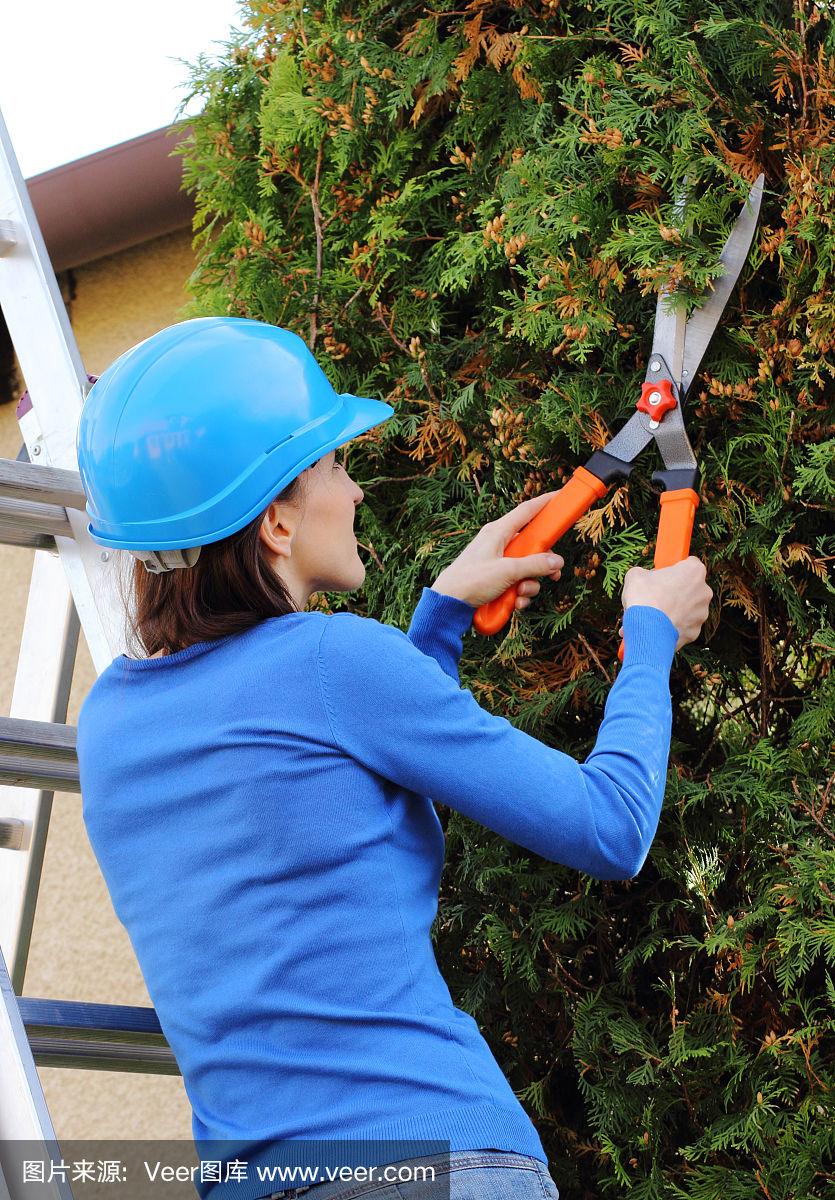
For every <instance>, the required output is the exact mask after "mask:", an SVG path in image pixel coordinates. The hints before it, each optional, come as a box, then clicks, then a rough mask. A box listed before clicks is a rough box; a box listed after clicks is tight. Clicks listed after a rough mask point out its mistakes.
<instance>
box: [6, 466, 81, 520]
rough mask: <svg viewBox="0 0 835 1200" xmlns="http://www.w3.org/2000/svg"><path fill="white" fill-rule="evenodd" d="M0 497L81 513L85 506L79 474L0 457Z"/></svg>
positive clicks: (59, 468)
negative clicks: (72, 509) (79, 510)
mask: <svg viewBox="0 0 835 1200" xmlns="http://www.w3.org/2000/svg"><path fill="white" fill-rule="evenodd" d="M0 496H6V497H7V498H8V499H10V500H31V501H36V502H37V503H39V504H56V505H58V507H59V508H78V509H81V510H82V511H83V510H84V507H85V497H84V489H83V487H82V486H81V476H80V475H79V473H78V471H65V470H64V469H63V468H61V467H39V466H35V465H33V464H32V463H30V462H22V461H21V460H20V459H14V458H0Z"/></svg>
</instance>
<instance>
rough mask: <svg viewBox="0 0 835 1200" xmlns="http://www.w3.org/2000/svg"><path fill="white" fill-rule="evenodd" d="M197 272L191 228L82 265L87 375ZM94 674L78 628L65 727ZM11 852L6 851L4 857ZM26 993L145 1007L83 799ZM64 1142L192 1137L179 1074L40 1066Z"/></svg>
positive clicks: (16, 566)
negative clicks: (85, 823)
mask: <svg viewBox="0 0 835 1200" xmlns="http://www.w3.org/2000/svg"><path fill="white" fill-rule="evenodd" d="M193 267H194V256H193V252H192V249H191V234H190V232H189V230H188V229H185V230H182V231H179V232H176V233H173V234H169V235H167V236H165V237H162V238H157V239H155V240H154V241H151V242H147V243H145V244H144V245H142V246H139V247H135V248H133V249H131V250H125V251H123V252H122V253H120V254H114V255H112V256H111V257H108V258H104V259H100V260H99V261H97V262H94V263H90V264H88V265H86V266H84V267H80V268H77V269H76V271H75V272H74V275H75V295H74V298H73V299H72V301H71V304H70V315H71V319H72V324H73V328H74V331H75V336H76V339H77V341H78V344H79V348H80V350H81V356H82V359H83V361H84V363H85V366H86V367H87V370H88V371H89V372H90V374H93V375H97V374H99V373H100V372H101V371H103V370H104V368H105V367H106V366H107V365H108V363H110V362H111V361H112V360H113V359H114V358H115V357H116V356H117V355H118V354H119V353H121V351H122V350H125V349H126V348H127V347H128V346H131V345H133V344H134V343H136V342H138V341H140V340H141V339H142V338H144V337H147V336H148V335H149V334H151V333H153V332H155V330H157V329H161V328H162V327H163V326H164V325H168V324H170V323H171V322H172V321H176V320H178V319H180V317H181V310H182V307H183V305H184V304H185V303H186V300H187V295H186V292H185V288H184V285H185V281H186V280H187V278H188V276H189V275H190V273H191V271H192V270H193ZM20 445H21V437H20V432H19V429H18V425H17V419H16V417H15V405H14V404H13V403H12V404H5V405H0V457H2V458H15V457H16V456H17V453H18V450H19V449H20ZM32 555H33V552H32V551H31V550H25V549H21V548H19V547H13V546H4V545H0V605H2V612H3V621H2V622H0V705H1V706H2V707H0V711H2V712H4V713H8V711H9V704H10V701H11V695H12V687H13V683H14V677H15V671H16V668H17V655H18V645H19V641H20V633H21V629H22V626H23V617H24V612H25V609H26V601H27V596H28V592H29V576H30V572H31V564H32ZM94 678H95V671H94V668H93V664H92V660H91V658H90V653H89V651H88V649H87V645H86V643H85V641H84V635H83V631H82V634H81V638H80V640H79V650H78V656H77V660H76V668H75V674H74V678H73V686H72V692H71V695H70V706H69V712H68V714H67V720H68V722H69V723H70V724H73V725H74V724H75V723H76V722H77V719H78V711H79V708H80V706H81V702H82V701H83V699H84V696H85V695H86V693H87V691H88V689H89V688H90V686H91V684H92V682H93V680H94ZM10 853H14V852H13V851H8V850H3V851H0V869H2V856H3V855H4V854H10ZM23 991H24V994H25V995H27V996H43V997H55V998H59V999H64V1000H87V1001H92V1002H98V1003H111V1004H140V1005H148V1004H150V1000H149V999H148V993H147V991H146V989H145V986H144V983H143V981H142V976H141V974H140V972H139V967H138V965H137V963H136V959H135V958H134V955H133V951H132V949H131V946H130V942H129V941H128V937H127V934H126V933H125V931H124V929H123V928H122V926H121V925H120V924H119V922H118V920H117V919H116V916H115V914H114V912H113V909H112V906H111V904H110V899H109V897H108V894H107V889H106V888H105V886H104V881H103V879H102V876H101V873H100V872H99V869H98V866H97V864H96V861H95V859H94V858H93V854H92V851H91V849H90V846H89V843H88V841H87V837H86V834H85V832H84V826H83V823H82V820H81V800H80V797H78V796H75V795H71V794H64V793H56V794H55V800H54V803H53V809H52V819H51V821H50V828H49V837H48V839H47V846H46V854H45V858H44V868H43V876H42V880H41V887H40V891H39V895H38V907H37V911H36V914H35V923H34V929H33V935H32V945H31V950H30V954H29V965H28V969H27V974H26V981H25V985H24V989H23ZM39 1072H40V1076H41V1080H42V1082H43V1087H44V1092H45V1094H46V1100H47V1105H48V1107H49V1110H50V1113H51V1116H52V1120H53V1124H54V1125H55V1130H56V1133H57V1135H58V1138H59V1139H65V1140H69V1139H76V1138H78V1139H86V1138H96V1139H98V1138H129V1139H134V1138H136V1139H139V1138H149V1139H157V1138H184V1139H190V1137H191V1109H190V1107H189V1104H188V1100H187V1097H186V1095H185V1091H184V1089H183V1084H182V1080H181V1079H180V1077H179V1076H154V1075H140V1074H127V1073H121V1072H120V1073H116V1072H104V1071H76V1070H65V1069H63V1068H55V1067H41V1068H39Z"/></svg>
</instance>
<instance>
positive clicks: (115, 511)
mask: <svg viewBox="0 0 835 1200" xmlns="http://www.w3.org/2000/svg"><path fill="white" fill-rule="evenodd" d="M393 413H394V409H393V408H392V407H391V405H390V404H385V403H383V402H382V401H380V400H368V399H365V398H364V397H361V396H352V395H349V394H348V393H342V394H339V395H337V393H336V392H335V391H334V389H333V387H332V386H331V384H330V382H329V380H328V378H327V376H326V375H325V373H324V371H323V370H322V368H321V367H320V366H319V364H318V363H317V361H316V359H315V358H314V357H313V354H312V353H311V352H310V350H309V349H308V347H307V346H306V345H305V343H304V341H303V340H302V339H301V338H300V337H299V336H298V334H295V333H291V332H290V330H288V329H279V328H277V327H276V326H275V325H267V324H265V323H264V322H262V321H253V320H249V319H248V318H244V317H198V318H196V319H194V320H191V321H182V322H180V323H179V324H176V325H170V326H168V328H166V329H161V330H160V331H159V333H155V334H153V335H152V336H151V337H149V338H147V339H146V340H145V341H144V342H140V343H139V344H138V345H136V346H134V347H133V348H132V349H130V350H127V351H126V352H125V353H124V354H122V355H120V357H119V358H117V359H116V361H115V362H114V363H112V364H111V365H110V366H109V367H108V368H107V370H106V371H105V372H104V373H103V374H102V375H100V376H99V378H98V379H97V380H96V382H95V383H94V384H93V386H92V388H91V389H90V391H89V392H88V394H87V396H86V398H85V401H84V405H83V408H82V410H81V417H80V420H79V425H78V435H77V449H78V467H79V471H80V473H81V482H82V486H83V488H84V493H85V495H86V497H87V506H86V508H87V514H88V516H89V517H90V523H89V525H88V526H87V530H88V532H89V534H90V536H91V538H92V539H93V541H95V542H98V543H100V544H101V545H102V546H113V547H115V548H117V549H125V550H131V551H138V550H180V549H183V548H185V547H191V546H202V545H205V544H206V543H209V542H217V541H220V539H221V538H225V537H228V536H229V535H230V534H232V533H236V532H237V531H238V530H239V529H243V527H244V525H246V524H248V523H249V522H250V521H252V520H254V519H255V518H256V517H257V516H258V514H259V513H261V512H263V511H264V509H265V508H266V507H267V506H268V505H269V503H270V501H271V500H273V499H274V498H275V497H276V496H277V495H278V493H279V492H281V491H282V489H283V488H285V487H286V486H287V485H288V484H289V483H290V481H291V480H292V479H294V478H295V477H296V476H297V475H298V474H300V472H301V471H303V470H304V469H305V467H308V466H310V465H311V463H314V462H316V460H317V459H319V458H321V457H322V456H323V455H324V454H326V453H327V452H328V451H329V450H333V449H335V448H336V447H337V446H340V445H342V444H343V443H344V442H347V441H349V440H350V439H351V438H352V437H355V436H356V435H357V434H360V433H364V432H365V431H366V430H367V429H371V428H372V427H373V426H375V425H379V424H380V423H381V422H383V421H387V420H388V418H389V417H390V416H392V414H393ZM137 557H144V555H137ZM146 565H147V564H146ZM177 565H188V564H186V563H177ZM149 569H152V568H151V567H150V566H149ZM159 569H166V568H159Z"/></svg>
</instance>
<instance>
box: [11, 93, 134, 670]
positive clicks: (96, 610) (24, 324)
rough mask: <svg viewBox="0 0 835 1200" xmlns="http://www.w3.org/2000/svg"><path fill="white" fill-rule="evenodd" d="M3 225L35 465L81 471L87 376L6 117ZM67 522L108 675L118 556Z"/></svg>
mask: <svg viewBox="0 0 835 1200" xmlns="http://www.w3.org/2000/svg"><path fill="white" fill-rule="evenodd" d="M0 222H2V227H3V229H4V231H5V233H4V238H3V241H2V243H0V245H2V246H5V247H6V249H5V251H4V252H2V253H0V308H2V310H3V315H4V317H5V319H6V324H7V325H8V328H9V333H10V335H11V339H12V344H13V345H14V348H15V352H16V354H17V358H18V362H19V363H20V367H21V370H22V372H23V377H24V379H25V380H26V386H27V390H28V392H29V397H30V400H31V403H32V409H31V410H30V412H28V413H26V414H24V415H22V416H21V418H20V428H21V433H22V434H23V438H24V441H25V443H26V448H27V450H28V454H29V460H30V462H31V463H32V464H34V465H45V466H51V467H59V468H62V469H65V470H70V471H75V472H77V470H78V460H77V456H76V449H75V437H76V432H77V429H78V420H79V416H80V414H81V405H82V401H83V398H84V396H85V395H86V393H87V390H88V380H87V373H86V371H85V370H84V366H83V364H82V361H81V356H80V354H79V352H78V347H77V345H76V342H75V337H74V335H73V332H72V328H71V326H70V322H69V317H68V316H67V311H66V308H65V306H64V302H63V300H62V299H61V293H60V291H59V288H58V282H57V280H56V278H55V272H54V271H53V270H52V265H51V263H50V261H49V256H48V254H47V251H46V246H45V244H44V240H43V235H42V234H41V230H40V227H39V225H38V221H37V218H36V216H35V211H34V209H33V207H32V202H31V200H30V198H29V194H28V192H27V190H26V185H25V183H24V180H23V177H22V175H21V172H20V168H19V166H18V163H17V159H16V157H15V153H14V149H13V147H12V144H11V141H10V139H9V135H8V132H7V130H6V126H5V123H4V121H3V117H2V114H0ZM9 227H11V233H10V232H9ZM10 241H11V242H12V244H11V245H9V243H10ZM67 519H68V521H69V524H70V526H71V529H72V533H73V536H72V537H60V538H56V545H58V548H59V550H60V554H61V561H62V562H63V564H64V568H65V570H66V572H67V578H68V580H69V584H70V588H71V590H72V593H73V597H74V599H75V604H76V608H77V609H78V612H79V616H80V618H81V622H82V625H83V627H84V634H85V637H86V640H87V644H88V646H89V648H90V653H91V655H92V658H93V662H94V664H95V667H96V671H97V672H98V673H100V672H101V671H103V670H104V668H105V667H106V666H108V664H109V663H110V662H111V660H112V659H113V658H114V657H115V656H116V655H117V654H120V653H122V652H123V651H124V648H125V646H124V630H123V628H122V627H121V621H120V615H121V605H120V604H119V602H118V598H117V594H116V591H115V584H116V580H115V577H114V573H113V570H112V567H113V566H114V565H115V556H114V555H113V553H111V552H109V551H107V550H103V548H102V547H101V546H98V545H97V544H96V543H95V542H93V540H92V538H90V536H89V535H88V533H87V515H86V513H84V512H82V511H81V510H79V509H76V508H69V509H67ZM107 564H110V569H107Z"/></svg>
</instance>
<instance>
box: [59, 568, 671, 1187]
mask: <svg viewBox="0 0 835 1200" xmlns="http://www.w3.org/2000/svg"><path fill="white" fill-rule="evenodd" d="M474 611H475V610H474V608H473V607H472V606H471V605H469V604H466V603H465V602H463V601H461V600H458V599H455V598H453V597H450V596H444V595H440V594H439V593H437V592H435V591H432V590H431V589H429V588H424V589H423V593H422V595H421V598H420V601H419V603H418V605H417V607H416V609H415V612H414V616H413V619H412V623H411V626H410V627H409V630H408V632H407V633H403V632H402V630H400V629H397V628H395V627H393V626H389V625H385V624H382V623H380V622H379V621H376V620H373V619H371V618H365V617H359V616H356V615H355V614H352V613H347V612H344V613H335V614H333V615H330V616H328V615H326V614H324V613H321V612H315V611H310V612H301V613H290V614H288V615H286V616H282V617H274V618H271V619H268V620H264V621H262V622H261V623H260V624H258V625H256V626H255V627H254V628H252V629H249V630H247V631H246V632H244V633H240V634H233V635H231V636H229V637H225V638H221V639H219V640H215V641H211V642H201V643H198V644H196V645H192V646H189V647H188V648H187V649H185V650H181V651H179V652H177V653H174V654H171V655H168V656H167V657H162V658H147V659H132V658H128V657H126V656H125V655H120V656H119V657H118V658H116V659H114V660H113V662H112V663H111V664H110V666H108V667H107V669H106V670H105V671H103V672H102V674H101V675H100V676H99V678H98V679H97V680H96V682H95V683H94V684H93V687H92V688H91V690H90V692H89V693H88V695H87V697H86V699H85V701H84V704H83V706H82V709H81V713H80V716H79V722H78V758H79V766H80V772H81V787H82V795H83V811H84V820H85V823H86V827H87V832H88V834H89V838H90V842H91V844H92V847H93V851H94V853H95V855H96V858H97V860H98V862H99V865H100V867H101V870H102V873H103V875H104V879H105V881H106V883H107V886H108V889H109V892H110V896H111V899H112V901H113V906H114V908H115V911H116V914H117V916H118V917H119V919H120V921H121V922H122V923H123V925H124V926H125V928H126V930H127V932H128V935H129V937H130V940H131V943H132V945H133V948H134V951H135V953H136V956H137V959H138V962H139V965H140V967H141V970H142V974H143V977H144V979H145V983H146V985H147V988H148V993H149V995H150V997H151V1000H152V1002H153V1004H154V1006H155V1008H156V1011H157V1015H158V1017H159V1020H160V1023H161V1025H162V1029H163V1031H164V1033H165V1035H166V1037H167V1039H168V1042H169V1044H170V1046H171V1048H172V1050H173V1052H174V1054H175V1056H176V1059H177V1062H178V1064H179V1066H180V1069H181V1071H182V1076H183V1081H184V1084H185V1088H186V1092H187V1094H188V1098H189V1101H190V1103H191V1106H192V1110H193V1120H192V1129H193V1135H194V1139H195V1143H196V1145H197V1148H198V1152H199V1153H200V1154H201V1157H202V1158H204V1159H212V1160H217V1159H218V1158H222V1157H227V1158H228V1157H232V1156H233V1152H234V1154H237V1156H238V1158H239V1159H243V1160H246V1161H247V1162H248V1164H249V1167H248V1175H247V1180H248V1182H244V1181H243V1180H242V1179H241V1180H239V1181H238V1182H231V1183H227V1182H223V1181H221V1182H219V1183H216V1184H213V1183H211V1182H203V1183H199V1184H197V1183H196V1186H197V1189H198V1191H199V1192H200V1193H201V1195H203V1196H206V1197H211V1198H212V1200H225V1198H226V1197H227V1196H229V1195H232V1194H234V1196H235V1197H236V1200H250V1198H252V1197H256V1196H259V1195H263V1194H264V1193H268V1192H270V1191H271V1190H275V1188H277V1187H281V1186H287V1184H286V1183H284V1184H282V1183H274V1184H273V1185H272V1187H271V1186H270V1185H269V1184H267V1185H266V1186H265V1184H264V1182H263V1177H262V1179H261V1180H258V1179H257V1178H254V1177H253V1176H254V1164H257V1163H262V1164H263V1163H266V1164H270V1163H277V1162H281V1163H284V1162H294V1161H299V1160H298V1159H297V1158H296V1157H294V1151H293V1149H292V1147H291V1148H289V1149H288V1147H287V1146H286V1145H285V1146H279V1145H278V1143H279V1141H280V1140H283V1139H327V1140H328V1141H327V1144H326V1145H325V1144H324V1143H323V1148H322V1153H321V1155H320V1157H319V1159H317V1160H316V1161H318V1162H320V1163H322V1165H323V1166H324V1165H326V1164H333V1165H337V1166H338V1165H343V1164H345V1165H347V1163H348V1162H349V1159H348V1157H347V1156H346V1154H345V1153H343V1152H342V1150H341V1148H340V1146H339V1139H362V1140H364V1141H368V1142H369V1143H372V1142H373V1141H374V1140H375V1139H385V1143H384V1145H383V1147H382V1149H380V1150H379V1152H378V1157H377V1158H376V1159H375V1158H370V1157H367V1156H366V1157H364V1158H362V1159H361V1160H360V1161H362V1162H365V1163H373V1162H375V1161H376V1162H379V1163H385V1162H395V1161H398V1160H399V1159H402V1158H408V1157H412V1156H414V1155H418V1154H425V1153H430V1152H436V1151H437V1149H438V1147H439V1146H440V1147H441V1148H442V1149H447V1148H448V1149H450V1150H468V1149H490V1148H493V1149H498V1150H510V1151H516V1152H518V1153H521V1154H530V1155H533V1156H534V1157H535V1158H538V1159H539V1160H540V1161H541V1162H543V1163H546V1164H547V1161H548V1160H547V1156H546V1154H545V1152H544V1150H543V1148H542V1144H541V1142H540V1140H539V1137H538V1135H537V1132H536V1129H535V1128H534V1125H533V1124H532V1122H531V1121H530V1119H529V1118H528V1116H527V1114H526V1113H525V1111H524V1109H523V1108H522V1105H521V1104H520V1103H519V1101H518V1099H517V1098H516V1096H515V1094H514V1092H513V1090H512V1088H511V1087H510V1085H509V1083H508V1082H507V1080H506V1079H505V1077H504V1075H503V1073H502V1071H501V1069H500V1067H499V1065H498V1063H497V1062H496V1060H495V1059H494V1057H493V1055H492V1054H491V1052H490V1049H489V1047H488V1045H487V1043H486V1042H485V1041H484V1039H483V1037H482V1035H481V1033H480V1032H479V1029H478V1026H477V1024H476V1022H475V1021H474V1020H473V1018H472V1017H470V1016H468V1015H467V1014H466V1013H465V1012H463V1011H462V1010H461V1009H459V1008H456V1007H455V1005H454V1004H453V1002H452V998H451V996H450V993H449V990H448V988H447V985H446V983H445V982H444V979H443V977H442V976H441V974H440V972H439V970H438V966H437V963H436V960H435V955H434V951H433V947H432V942H431V939H430V934H429V930H430V926H431V925H432V922H433V919H434V917H435V914H436V911H437V898H438V886H439V881H440V876H441V870H442V867H443V862H444V836H443V830H442V828H441V825H440V822H439V820H438V817H437V814H436V812H435V809H434V808H433V803H432V802H433V800H434V801H437V802H440V803H442V804H445V805H448V806H450V807H451V808H453V809H457V810H458V811H459V812H462V813H464V814H466V815H467V816H468V817H471V818H473V819H474V820H476V821H478V822H480V823H481V824H483V825H485V826H487V827H488V828H489V829H492V830H494V831H496V832H497V833H499V834H501V835H502V836H503V837H506V838H508V839H510V840H511V841H513V842H514V843H517V844H518V845H519V846H523V847H525V848H526V849H527V850H530V851H532V852H534V853H535V854H538V855H540V856H541V857H542V858H544V859H546V860H548V861H551V862H559V863H564V864H565V865H567V866H569V867H573V868H577V869H579V870H581V871H585V872H586V873H588V874H590V875H592V876H595V877H597V878H599V879H628V878H630V877H631V876H633V875H635V874H636V873H637V872H638V871H640V869H641V866H642V864H643V862H644V860H645V858H646V856H647V853H648V851H649V847H650V844H651V842H652V839H653V837H654V835H655V830H656V826H657V823H658V817H659V812H660V809H661V803H662V800H663V796H664V785H665V776H666V769H667V758H668V753H669V743H670V730H671V706H670V692H669V671H670V665H671V662H672V658H673V654H674V651H675V644H676V641H677V633H676V630H675V627H674V626H673V624H672V622H671V621H670V620H669V619H668V617H667V616H666V615H665V614H664V613H662V612H661V611H660V610H659V609H655V608H650V607H646V606H633V607H630V608H628V609H627V610H626V612H625V614H624V619H623V626H624V631H625V641H626V651H625V657H624V662H623V665H622V667H621V668H620V671H619V673H618V675H617V678H616V680H615V683H614V684H613V686H612V688H611V691H610V692H609V695H608V696H607V699H606V705H605V717H604V720H603V722H602V725H601V727H600V730H599V734H598V738H597V742H596V744H595V747H594V749H593V751H592V752H591V754H590V755H589V756H588V758H587V759H586V761H585V762H584V763H578V762H576V761H575V760H574V759H573V758H571V757H569V756H568V755H566V754H564V753H562V752H561V751H559V750H555V749H552V748H550V747H549V746H546V745H544V744H543V743H542V742H540V741H538V740H536V739H535V738H532V737H530V736H529V735H528V734H526V733H524V732H522V731H521V730H519V729H517V728H516V727H515V726H514V725H512V724H511V723H510V722H509V721H507V720H506V719H505V718H504V717H500V716H495V715H493V714H491V713H489V712H487V711H486V710H485V709H483V708H481V707H480V705H479V704H478V703H477V702H476V700H475V698H474V697H473V695H472V693H471V692H470V691H469V690H467V689H464V688H462V687H461V684H460V681H459V676H458V663H459V659H460V656H461V652H462V639H463V636H464V634H465V633H466V631H467V630H468V629H469V627H470V625H471V622H472V616H473V613H474ZM474 636H475V635H474ZM414 1139H421V1141H422V1142H423V1141H425V1142H426V1145H428V1147H429V1148H428V1149H423V1148H420V1145H419V1144H418V1143H416V1142H415V1141H414ZM216 1146H221V1147H222V1149H221V1151H220V1152H219V1153H218V1152H213V1147H216ZM367 1153H368V1152H367V1151H366V1154H367ZM375 1153H376V1152H375Z"/></svg>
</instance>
